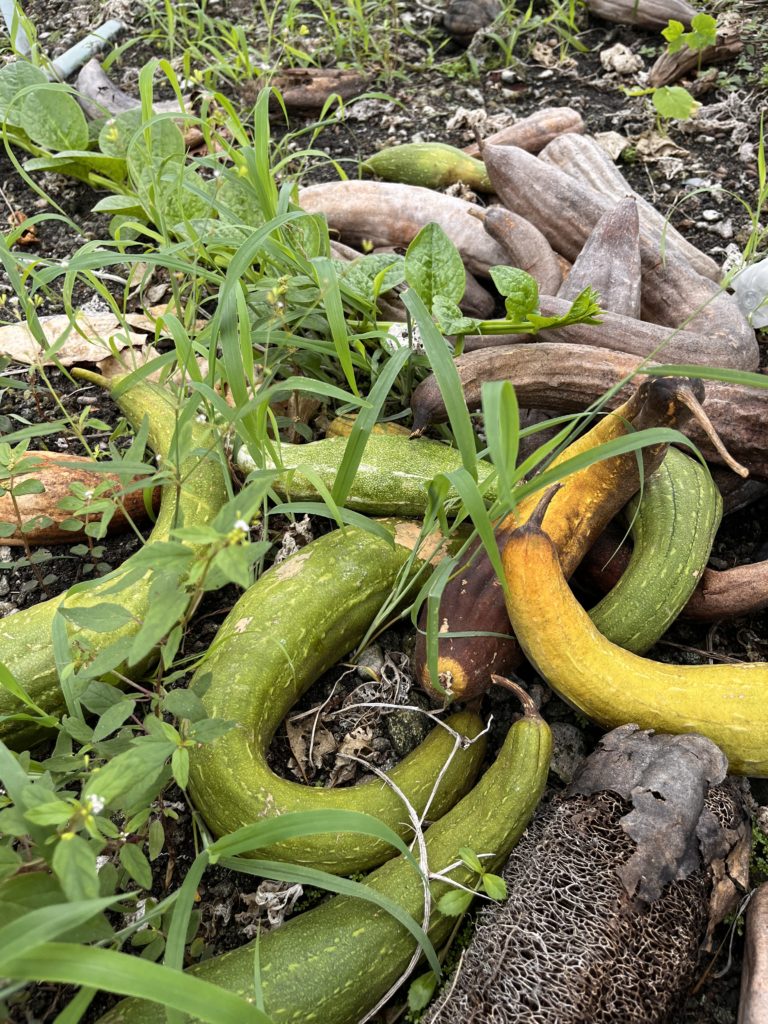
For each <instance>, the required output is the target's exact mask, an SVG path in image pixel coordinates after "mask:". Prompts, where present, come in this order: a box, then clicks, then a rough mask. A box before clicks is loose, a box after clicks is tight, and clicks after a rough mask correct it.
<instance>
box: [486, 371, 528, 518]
mask: <svg viewBox="0 0 768 1024" xmlns="http://www.w3.org/2000/svg"><path fill="white" fill-rule="evenodd" d="M482 406H483V423H484V424H485V436H486V440H487V442H488V450H489V452H490V455H491V461H492V462H493V464H494V466H495V467H496V472H497V473H498V479H499V495H500V497H501V499H502V501H504V502H505V503H506V504H509V502H510V500H511V493H512V480H513V477H514V472H515V466H516V464H517V453H518V451H519V449H520V409H519V407H518V404H517V395H516V394H515V389H514V387H513V386H512V381H509V380H502V381H491V382H488V383H485V384H483V386H482Z"/></svg>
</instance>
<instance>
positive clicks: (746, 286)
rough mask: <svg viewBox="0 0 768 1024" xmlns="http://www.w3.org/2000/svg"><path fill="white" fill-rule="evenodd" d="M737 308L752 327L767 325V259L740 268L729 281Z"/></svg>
mask: <svg viewBox="0 0 768 1024" xmlns="http://www.w3.org/2000/svg"><path fill="white" fill-rule="evenodd" d="M731 286H732V288H733V291H734V298H735V299H736V302H737V303H738V305H739V309H740V310H741V311H742V313H744V315H745V316H746V317H748V319H749V322H750V323H751V324H752V326H753V327H768V259H764V260H760V261H759V263H753V264H752V265H751V266H749V267H745V268H744V270H740V271H739V272H738V274H736V276H735V277H734V279H733V281H732V282H731Z"/></svg>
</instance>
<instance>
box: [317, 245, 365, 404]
mask: <svg viewBox="0 0 768 1024" xmlns="http://www.w3.org/2000/svg"><path fill="white" fill-rule="evenodd" d="M312 266H313V269H314V273H315V277H316V280H317V286H318V288H319V289H320V295H321V298H322V303H323V307H324V309H325V314H326V316H327V317H328V326H329V327H330V329H331V338H332V339H333V344H334V348H335V349H336V356H337V358H338V360H339V365H340V366H341V368H342V370H343V371H344V376H345V378H346V380H347V384H349V387H350V390H351V391H352V393H353V394H354V395H357V394H358V393H359V392H358V390H357V381H356V380H355V369H354V366H353V365H352V354H351V352H350V347H349V333H348V332H347V324H346V321H345V319H344V308H343V306H342V303H341V292H340V291H339V279H338V276H337V274H336V267H335V266H334V264H333V260H331V259H327V258H326V257H325V256H317V257H315V259H313V260H312Z"/></svg>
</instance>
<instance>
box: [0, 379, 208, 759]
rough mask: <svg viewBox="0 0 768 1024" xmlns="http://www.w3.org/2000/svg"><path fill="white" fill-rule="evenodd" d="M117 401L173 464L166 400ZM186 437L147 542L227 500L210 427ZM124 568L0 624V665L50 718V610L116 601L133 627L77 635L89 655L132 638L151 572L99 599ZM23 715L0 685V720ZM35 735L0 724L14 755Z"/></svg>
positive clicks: (148, 392) (54, 708) (141, 390)
mask: <svg viewBox="0 0 768 1024" xmlns="http://www.w3.org/2000/svg"><path fill="white" fill-rule="evenodd" d="M117 382H118V379H113V380H111V381H110V382H109V383H110V385H111V386H112V387H114V386H115V385H116V384H117ZM117 403H118V405H119V406H120V409H121V411H122V413H123V415H124V416H125V417H126V419H128V421H129V422H130V423H131V424H132V425H133V426H134V428H136V429H138V427H139V426H140V425H141V423H142V421H143V419H144V417H145V416H146V417H147V420H148V423H149V435H148V445H149V447H150V448H151V449H152V450H153V451H154V452H155V453H156V454H157V455H158V457H159V459H160V460H161V461H162V460H163V459H165V460H167V459H169V458H172V452H171V450H170V448H171V443H172V439H173V435H174V431H175V427H176V405H175V403H174V401H173V398H172V397H171V395H170V394H168V392H167V391H166V390H165V389H163V388H162V387H160V386H159V385H157V384H152V383H150V382H143V383H141V384H137V385H136V386H135V387H132V388H130V389H129V390H128V391H126V392H125V393H124V394H122V395H120V397H119V398H118V399H117ZM191 431H192V440H191V453H190V455H189V456H188V457H187V458H186V459H185V461H184V462H183V464H182V466H181V467H180V468H181V474H180V476H181V479H182V480H183V484H182V486H181V488H180V490H179V491H178V493H177V488H176V485H175V484H174V483H172V482H171V483H169V484H167V485H166V486H165V487H164V488H163V496H162V500H161V504H160V510H159V512H158V516H157V520H156V522H155V526H154V528H153V530H152V532H151V534H150V536H149V539H148V541H147V543H152V542H153V541H163V540H167V539H168V536H169V533H170V531H171V529H172V528H174V527H175V526H177V525H182V524H185V525H188V526H194V525H202V524H205V523H208V522H210V521H211V519H213V517H214V516H215V515H216V513H217V512H218V511H219V509H220V508H221V506H222V505H223V504H224V502H225V501H226V500H227V487H226V483H225V472H226V470H225V468H224V465H223V463H222V462H221V460H220V459H219V457H218V456H217V454H216V452H215V444H214V438H213V435H212V431H211V427H210V426H208V425H206V424H202V423H196V422H195V423H193V424H192V427H191ZM130 569H131V559H130V558H128V559H126V561H125V562H124V563H123V565H122V566H121V567H120V568H119V569H117V570H115V572H113V573H110V574H109V575H108V576H105V577H103V578H102V579H100V580H98V581H97V582H95V584H94V586H93V587H90V588H88V589H87V590H86V591H84V592H79V593H76V594H70V593H69V592H68V591H66V592H65V593H63V594H60V595H58V596H57V597H54V598H52V599H51V600H49V601H42V602H40V603H39V604H36V605H33V606H32V607H31V608H25V609H23V610H22V611H20V612H17V613H16V614H15V615H9V616H6V617H5V618H3V619H0V663H2V664H4V665H5V666H6V667H7V668H8V669H9V670H10V671H11V673H12V674H13V675H14V676H15V678H16V679H18V680H19V682H20V683H21V684H22V686H23V687H24V688H25V690H26V691H27V693H28V694H29V695H30V697H31V698H32V700H34V701H35V702H36V703H37V704H38V705H39V706H40V707H41V708H43V709H44V710H45V711H46V712H48V713H49V714H52V715H55V714H59V713H61V712H62V711H63V710H64V709H65V707H66V705H65V702H64V696H63V694H62V692H61V687H60V685H59V673H58V671H57V668H56V662H55V659H54V656H53V641H52V634H51V630H52V626H53V619H54V616H55V614H56V611H57V609H58V608H59V607H60V606H61V605H62V604H63V603H66V607H68V608H91V607H94V606H95V605H98V604H101V603H102V602H103V601H105V600H106V601H118V602H119V603H120V605H121V606H122V607H124V608H126V609H127V610H128V611H130V612H131V614H132V615H134V616H135V618H136V619H137V620H138V621H137V622H130V623H128V624H127V625H125V626H123V627H121V628H120V629H118V630H114V631H113V632H111V633H95V632H91V631H89V630H77V635H78V637H81V638H82V639H83V640H84V641H86V642H87V643H88V644H89V645H90V646H91V648H92V649H93V651H94V654H96V653H98V652H99V651H100V650H103V649H104V648H106V647H107V646H108V645H109V644H111V643H113V642H114V641H115V640H117V639H120V638H128V637H131V636H133V635H134V634H135V633H136V632H137V631H138V629H139V625H140V623H141V620H142V619H143V618H144V616H145V615H146V612H147V607H148V597H149V584H150V579H151V577H150V574H149V573H148V574H147V575H146V576H144V577H143V578H142V579H141V580H139V581H138V582H137V583H133V584H131V585H130V586H128V587H126V589H125V590H122V591H120V592H119V593H118V594H116V595H114V596H112V597H110V596H108V595H106V594H105V592H106V591H108V589H109V588H110V587H112V586H113V585H114V583H115V581H116V580H117V579H118V578H119V577H120V576H121V575H123V574H124V573H126V572H128V571H130ZM68 628H69V630H70V633H71V634H73V633H74V632H75V631H74V627H72V626H70V627H68ZM146 668H147V665H146V664H141V665H136V666H133V667H132V668H130V669H128V668H126V667H125V666H123V667H122V668H121V669H120V671H121V673H122V674H124V675H128V676H130V675H132V674H133V675H141V674H142V673H143V672H144V671H145V670H146ZM22 710H23V705H22V703H21V701H19V700H17V699H16V698H15V697H13V696H12V695H11V694H10V693H9V692H8V691H7V690H5V689H3V688H2V687H0V717H1V716H3V715H8V714H14V713H16V712H18V711H22ZM41 735H42V736H44V735H45V732H42V733H41V730H40V729H39V727H37V726H35V725H33V724H32V723H25V722H18V721H5V722H0V740H2V741H3V742H4V743H6V744H7V745H8V746H10V747H12V748H13V749H16V750H23V749H24V748H25V746H28V745H29V744H30V743H34V742H36V741H38V740H39V739H40V738H41Z"/></svg>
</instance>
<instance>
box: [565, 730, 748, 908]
mask: <svg viewBox="0 0 768 1024" xmlns="http://www.w3.org/2000/svg"><path fill="white" fill-rule="evenodd" d="M727 772H728V761H727V759H726V756H725V754H723V752H722V751H721V750H720V748H719V747H718V746H716V745H715V744H714V743H713V742H712V740H709V739H707V738H706V737H704V736H698V735H695V734H690V735H685V736H664V735H658V734H656V733H653V732H652V731H651V730H640V729H638V727H637V726H636V725H623V726H621V727H620V728H618V729H614V730H613V731H612V732H610V733H608V734H607V735H606V736H604V737H603V738H602V740H601V741H600V745H599V747H598V750H597V751H596V752H595V753H594V754H593V755H592V756H591V757H589V758H588V759H587V761H586V762H585V764H584V766H583V767H582V769H581V771H580V772H579V773H578V775H577V776H576V778H575V779H574V781H573V782H572V783H571V785H570V787H569V789H568V792H569V794H580V795H582V796H591V795H592V794H594V793H600V792H603V791H605V790H609V791H611V792H613V793H618V794H619V796H621V797H622V798H623V799H624V800H627V801H629V802H631V804H632V807H633V810H632V811H631V812H630V813H629V814H626V815H625V816H624V817H622V818H621V822H620V823H621V827H622V828H623V829H624V831H625V832H626V833H627V835H628V836H629V837H630V838H631V839H633V840H634V842H635V851H634V853H633V854H632V856H631V857H630V858H629V860H628V861H627V862H626V864H623V865H622V867H621V868H620V869H619V877H620V878H621V880H622V882H623V883H624V888H625V889H626V891H627V895H628V896H630V897H634V896H638V897H640V899H643V900H645V901H646V902H647V903H652V902H653V901H654V900H657V899H658V898H659V896H661V893H662V890H663V889H664V887H665V886H666V885H667V884H668V883H669V882H673V881H681V880H682V879H684V878H687V877H688V875H690V874H691V873H692V872H693V871H695V870H696V869H697V868H698V867H699V865H700V863H701V860H702V851H701V849H700V837H704V838H705V842H706V852H707V854H708V860H712V859H714V857H715V856H720V857H723V856H725V854H726V853H727V849H728V848H727V846H725V845H723V840H724V837H720V836H719V835H718V829H717V828H713V825H714V817H713V815H712V814H711V813H709V812H705V810H704V800H705V798H706V796H707V793H708V792H709V788H710V786H715V785H717V784H718V783H720V782H722V781H723V779H724V778H725V776H726V774H727Z"/></svg>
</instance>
